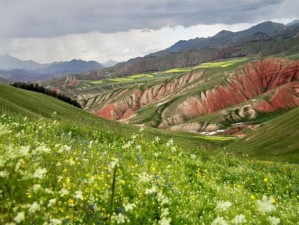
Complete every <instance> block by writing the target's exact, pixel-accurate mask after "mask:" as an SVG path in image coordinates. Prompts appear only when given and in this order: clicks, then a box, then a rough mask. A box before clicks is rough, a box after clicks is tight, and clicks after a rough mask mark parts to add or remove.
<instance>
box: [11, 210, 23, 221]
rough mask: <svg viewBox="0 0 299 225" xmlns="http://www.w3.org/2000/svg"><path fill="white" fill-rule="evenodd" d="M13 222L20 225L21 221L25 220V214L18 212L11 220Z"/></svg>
mask: <svg viewBox="0 0 299 225" xmlns="http://www.w3.org/2000/svg"><path fill="white" fill-rule="evenodd" d="M13 220H14V221H15V222H16V223H21V222H22V221H23V220H25V212H19V213H18V214H17V216H16V217H15V218H13Z"/></svg>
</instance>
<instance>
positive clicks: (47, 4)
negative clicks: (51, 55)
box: [0, 0, 299, 38]
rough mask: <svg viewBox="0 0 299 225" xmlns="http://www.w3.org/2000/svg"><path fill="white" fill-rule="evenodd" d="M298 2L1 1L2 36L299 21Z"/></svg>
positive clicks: (288, 0)
mask: <svg viewBox="0 0 299 225" xmlns="http://www.w3.org/2000/svg"><path fill="white" fill-rule="evenodd" d="M298 6H299V5H298V1H297V0H208V1H206V0H114V1H113V0H84V1H82V0H64V1H61V0H9V1H8V0H0V27H1V29H0V37H2V38H4V37H10V38H14V37H55V36H60V35H66V34H77V33H88V32H92V31H98V32H101V33H114V32H121V31H127V30H130V29H158V28H161V27H164V26H177V25H182V26H185V27H188V26H192V25H196V24H214V23H222V24H234V23H246V22H247V23H254V22H259V21H261V20H270V19H276V17H277V18H278V19H279V18H283V17H289V18H292V17H296V16H297V10H295V9H298Z"/></svg>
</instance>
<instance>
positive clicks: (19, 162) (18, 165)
mask: <svg viewBox="0 0 299 225" xmlns="http://www.w3.org/2000/svg"><path fill="white" fill-rule="evenodd" d="M24 163H25V161H24V160H23V159H20V160H19V161H18V162H17V164H16V166H15V171H16V172H17V171H19V170H20V167H21V166H22V164H24Z"/></svg>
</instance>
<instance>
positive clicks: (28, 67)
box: [0, 54, 103, 81]
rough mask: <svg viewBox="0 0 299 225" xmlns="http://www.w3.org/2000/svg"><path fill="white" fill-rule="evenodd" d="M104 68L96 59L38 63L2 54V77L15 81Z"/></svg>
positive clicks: (0, 61)
mask: <svg viewBox="0 0 299 225" xmlns="http://www.w3.org/2000/svg"><path fill="white" fill-rule="evenodd" d="M98 68H103V66H102V65H101V64H100V63H98V62H96V61H84V60H81V59H73V60H70V61H59V62H53V63H45V64H41V63H37V62H35V61H33V60H20V59H18V58H16V57H13V56H10V55H9V54H5V55H0V77H2V78H7V79H10V80H15V81H32V80H43V79H50V78H51V77H54V76H63V75H67V74H70V73H84V72H86V71H89V70H94V69H98Z"/></svg>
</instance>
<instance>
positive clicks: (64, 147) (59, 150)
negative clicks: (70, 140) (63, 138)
mask: <svg viewBox="0 0 299 225" xmlns="http://www.w3.org/2000/svg"><path fill="white" fill-rule="evenodd" d="M70 150H71V147H70V146H67V145H64V146H61V147H60V148H59V149H58V153H63V152H68V151H70Z"/></svg>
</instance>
